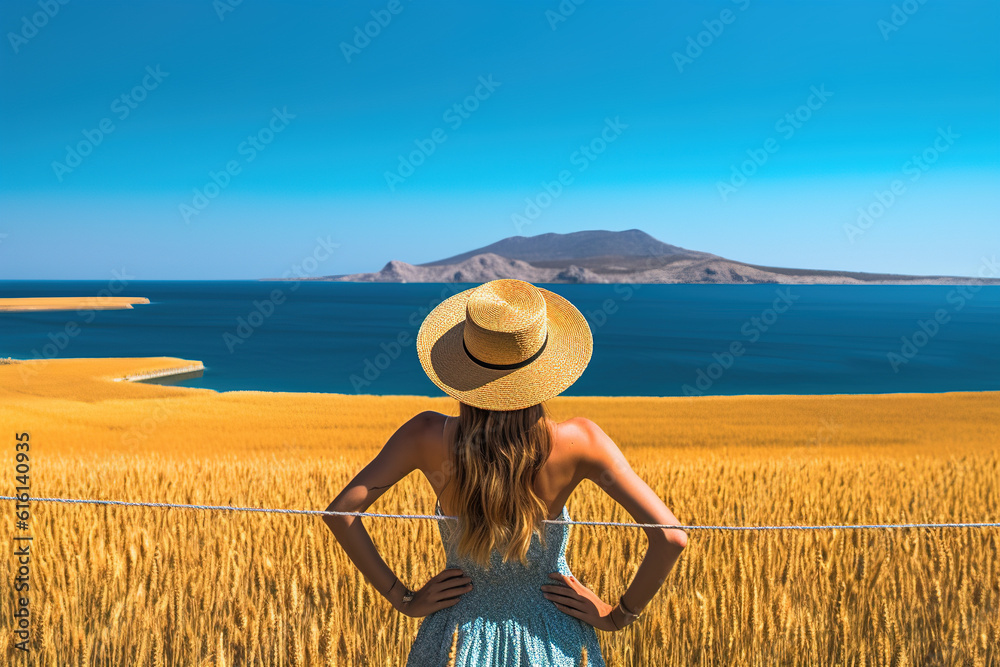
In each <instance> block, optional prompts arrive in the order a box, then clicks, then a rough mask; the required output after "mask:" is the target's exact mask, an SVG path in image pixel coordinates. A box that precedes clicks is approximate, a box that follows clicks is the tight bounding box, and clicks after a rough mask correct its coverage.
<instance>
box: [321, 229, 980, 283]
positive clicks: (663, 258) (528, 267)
mask: <svg viewBox="0 0 1000 667" xmlns="http://www.w3.org/2000/svg"><path fill="white" fill-rule="evenodd" d="M497 278H518V279H520V280H526V281H528V282H531V283H784V284H831V285H849V284H899V285H948V284H955V285H958V284H976V283H991V284H1000V278H994V279H984V278H963V277H955V276H907V275H897V274H891V273H860V272H855V271H825V270H818V269H790V268H781V267H773V266H758V265H756V264H746V263H743V262H737V261H734V260H731V259H726V258H724V257H719V256H718V255H712V254H710V253H707V252H699V251H696V250H688V249H686V248H681V247H679V246H674V245H670V244H668V243H664V242H663V241H660V240H659V239H656V238H654V237H652V236H650V235H649V234H647V233H645V232H643V231H641V230H639V229H628V230H625V231H621V232H612V231H606V230H590V231H582V232H572V233H570V234H555V233H549V234H539V235H538V236H510V237H507V238H505V239H502V240H500V241H497V242H496V243H491V244H490V245H488V246H484V247H482V248H477V249H475V250H470V251H468V252H464V253H461V254H459V255H454V256H452V257H446V258H444V259H439V260H435V261H433V262H425V263H423V264H408V263H406V262H403V261H400V260H391V261H390V262H388V263H387V264H386V265H385V266H383V267H382V269H381V270H379V271H376V272H373V273H351V274H346V275H333V276H323V277H320V278H308V280H330V281H343V282H391V283H431V282H433V283H438V282H469V283H480V282H486V281H488V280H495V279H497Z"/></svg>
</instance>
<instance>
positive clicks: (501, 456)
mask: <svg viewBox="0 0 1000 667" xmlns="http://www.w3.org/2000/svg"><path fill="white" fill-rule="evenodd" d="M460 406H461V407H460V409H459V415H458V427H457V430H456V432H455V439H454V442H455V447H454V449H452V451H451V467H452V470H453V475H452V477H451V479H450V480H449V482H448V484H447V485H446V486H445V488H444V490H443V492H442V495H445V494H447V496H448V499H449V500H448V504H449V505H451V506H452V507H456V508H458V509H457V512H458V516H459V518H460V522H461V525H462V531H461V533H460V536H459V541H458V553H459V554H462V555H467V556H469V557H470V558H472V560H474V561H475V562H477V563H480V564H481V565H488V564H489V562H490V551H491V550H492V549H493V548H494V547H496V548H497V549H498V550H500V551H501V552H502V554H503V560H504V562H507V561H508V560H513V559H517V560H518V561H520V562H521V563H522V564H524V565H527V553H528V547H529V546H530V545H531V537H532V535H533V534H534V533H535V532H536V531H537V532H538V533H539V538H540V540H541V542H542V544H544V543H545V531H544V530H542V529H541V527H542V525H543V524H542V520H543V519H547V518H548V507H547V506H546V504H545V501H543V500H542V499H541V498H539V497H538V495H537V494H536V493H535V490H534V486H533V485H534V482H535V479H536V478H537V477H538V473H539V471H540V470H541V469H542V465H543V464H544V463H545V462H546V461H547V460H548V458H549V454H550V453H551V451H552V434H551V432H550V431H549V428H548V418H549V414H548V409H547V408H546V406H545V404H544V403H538V404H536V405H533V406H531V407H528V408H523V409H521V410H509V411H506V410H504V411H498V410H483V409H481V408H477V407H474V406H471V405H467V404H466V403H460Z"/></svg>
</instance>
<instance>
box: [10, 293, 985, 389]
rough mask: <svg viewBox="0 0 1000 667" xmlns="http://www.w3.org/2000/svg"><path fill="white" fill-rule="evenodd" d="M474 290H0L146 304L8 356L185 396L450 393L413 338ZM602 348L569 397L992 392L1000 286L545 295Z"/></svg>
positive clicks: (26, 320)
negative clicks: (132, 375) (180, 371)
mask: <svg viewBox="0 0 1000 667" xmlns="http://www.w3.org/2000/svg"><path fill="white" fill-rule="evenodd" d="M475 286H476V284H475V283H410V284H397V283H343V282H316V281H301V282H285V281H138V280H129V281H111V282H108V281H0V297H32V296H35V297H41V296H100V295H114V296H142V297H147V298H149V300H150V303H149V304H148V305H136V306H135V307H134V309H132V310H111V311H90V310H80V311H65V312H29V313H0V357H13V358H15V359H51V358H69V357H152V356H156V357H159V356H169V357H181V358H183V359H190V360H193V361H201V362H203V363H204V365H205V370H204V373H203V374H202V375H201V376H200V377H195V378H190V379H187V380H183V381H182V384H183V385H184V386H192V387H205V388H210V389H215V390H218V391H235V390H259V391H285V392H324V393H340V394H391V395H399V394H411V395H422V396H443V395H444V394H443V392H441V391H440V390H439V389H438V388H437V387H436V386H435V385H434V384H433V383H432V382H431V381H430V380H429V379H428V378H427V376H426V375H425V374H424V372H423V369H422V368H421V366H420V362H419V360H418V359H417V353H416V347H415V345H414V340H415V338H416V333H417V330H418V329H419V327H420V323H421V322H422V321H423V318H424V316H425V315H426V314H427V312H428V311H429V310H430V309H432V308H433V307H434V306H435V305H437V304H438V303H440V302H441V301H442V300H443V299H445V298H448V297H449V296H452V295H453V294H456V293H458V292H460V291H463V290H466V289H469V288H472V287H475ZM539 286H540V287H542V288H544V289H547V290H550V291H552V292H555V293H557V294H559V295H561V296H563V297H565V298H566V299H568V300H569V301H570V302H571V303H573V304H574V305H575V306H576V307H577V308H578V309H579V310H580V311H581V313H583V315H584V316H585V318H586V320H587V323H588V324H589V326H590V329H591V331H592V332H593V337H594V350H593V356H592V358H591V361H590V364H589V366H588V367H587V369H586V371H585V372H584V373H583V375H582V376H581V377H580V378H579V379H578V380H577V381H576V383H575V384H573V385H572V386H571V387H569V389H567V390H566V391H565V392H564V395H567V396H709V395H737V394H856V393H865V394H868V393H896V392H946V391H982V390H1000V335H998V334H1000V286H993V285H991V286H976V285H969V286H955V285H944V286H938V285H933V286H923V285H921V286H915V285H906V286H897V285H850V286H846V285H844V286H842V285H772V284H767V285H653V284H641V285H636V284H618V285H610V284H600V285H590V284H588V285H571V284H540V285H539Z"/></svg>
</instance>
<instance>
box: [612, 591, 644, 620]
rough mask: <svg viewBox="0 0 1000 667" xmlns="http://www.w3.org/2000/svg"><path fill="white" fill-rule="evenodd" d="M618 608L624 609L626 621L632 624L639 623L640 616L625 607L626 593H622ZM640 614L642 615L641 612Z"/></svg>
mask: <svg viewBox="0 0 1000 667" xmlns="http://www.w3.org/2000/svg"><path fill="white" fill-rule="evenodd" d="M618 606H619V607H621V608H622V611H623V612H624V613H625V618H626V620H628V621H629V622H630V623H631V622H633V621H638V620H639V614H636V613H635V612H633V611H629V608H628V607H626V606H625V594H624V593H622V594H621V595H620V596H619V597H618ZM639 613H640V614H641V613H642V612H641V611H640V612H639Z"/></svg>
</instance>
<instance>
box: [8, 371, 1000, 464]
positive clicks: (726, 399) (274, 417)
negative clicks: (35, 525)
mask: <svg viewBox="0 0 1000 667" xmlns="http://www.w3.org/2000/svg"><path fill="white" fill-rule="evenodd" d="M195 368H203V366H202V365H201V362H198V361H195V360H188V359H179V358H176V357H148V358H75V359H50V360H11V361H9V362H7V361H2V362H0V421H3V422H4V423H7V424H9V425H10V426H11V427H12V428H13V429H15V430H16V431H18V432H20V431H28V432H30V433H31V438H32V442H34V441H36V439H37V440H38V441H39V442H48V443H49V444H50V445H53V446H57V447H58V448H59V449H60V450H63V451H65V452H66V453H73V454H82V453H95V452H103V453H112V452H130V453H136V452H139V451H143V452H149V453H152V452H157V453H160V454H164V455H169V456H174V455H180V453H181V452H182V451H188V452H189V449H190V443H191V442H192V441H196V442H200V443H202V445H201V446H200V447H199V448H198V451H199V455H204V456H215V455H218V454H222V453H224V452H225V453H237V454H239V453H244V454H253V453H260V452H266V451H276V448H277V451H278V452H280V453H282V455H289V456H291V455H294V456H298V455H309V456H328V455H339V454H340V453H343V452H347V451H354V450H357V449H358V448H359V447H360V448H362V449H363V450H366V451H367V450H369V449H371V448H377V447H378V446H379V445H381V444H384V442H385V440H386V439H388V437H389V436H391V435H392V433H393V432H395V431H396V430H397V429H398V428H399V426H400V425H401V424H403V423H405V422H406V421H407V420H409V419H411V418H412V417H414V416H415V415H417V414H419V413H421V412H424V411H434V412H439V413H442V414H447V415H456V414H458V405H459V404H458V401H457V400H455V399H453V398H452V397H450V396H438V397H428V396H412V395H411V396H405V395H400V396H380V395H373V394H334V393H306V392H303V393H294V392H267V391H254V390H236V391H225V392H218V391H215V390H213V389H204V388H200V387H185V386H167V385H162V384H158V383H154V382H142V381H123V380H125V379H127V378H143V379H145V378H153V377H154V376H157V377H170V376H173V375H176V374H179V373H184V372H190V371H191V370H192V369H195ZM546 407H547V408H548V411H549V416H550V418H551V419H553V420H554V421H557V422H561V421H564V420H566V419H569V418H572V417H576V416H585V417H587V418H588V419H591V420H593V421H594V422H595V423H597V424H599V425H600V427H601V428H602V429H603V430H604V431H605V432H606V433H607V434H608V435H609V436H610V437H611V438H612V439H613V440H615V442H617V443H619V444H620V446H621V447H623V448H627V449H629V450H631V451H636V450H646V449H651V450H656V451H663V452H667V451H669V452H672V453H675V454H677V455H678V456H681V455H683V456H687V454H682V452H692V453H694V454H695V455H698V456H701V455H706V454H707V453H709V452H715V454H713V456H714V455H717V454H719V453H721V452H730V454H731V455H735V454H737V453H739V452H741V451H742V452H744V453H745V454H746V455H748V456H758V455H765V452H766V450H767V449H775V448H777V449H778V450H780V451H781V452H783V454H782V456H784V455H785V454H789V455H795V454H796V452H798V453H802V454H804V455H806V456H812V455H815V454H819V453H821V452H822V453H824V455H825V456H836V457H843V456H856V455H859V454H861V453H863V452H868V451H876V450H877V451H879V452H882V453H883V455H885V456H890V457H893V458H897V457H898V458H900V459H901V460H902V459H908V458H910V457H912V456H914V455H919V456H931V457H941V456H945V457H953V456H959V455H962V454H964V453H975V452H992V451H996V450H997V448H998V443H997V441H996V424H998V423H1000V391H977V392H942V393H933V394H926V393H924V394H917V393H905V394H831V395H822V394H809V395H786V394H780V395H755V396H746V395H744V396H663V397H659V396H630V397H604V396H596V397H595V396H590V397H587V396H556V397H555V398H552V399H549V400H548V401H546ZM699 452H700V454H699ZM189 453H190V452H189Z"/></svg>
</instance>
